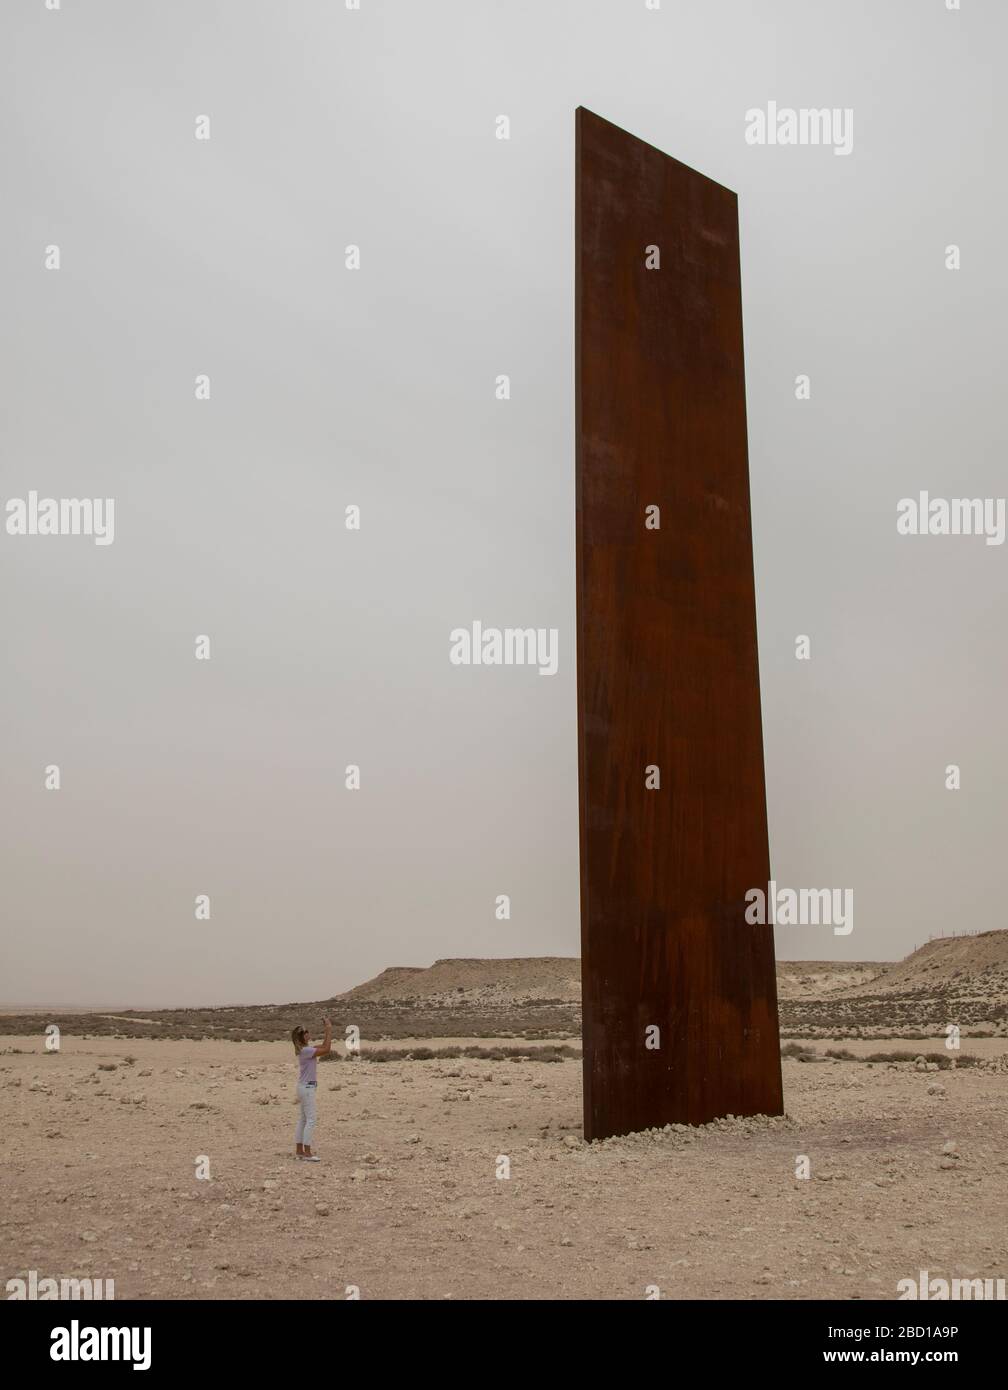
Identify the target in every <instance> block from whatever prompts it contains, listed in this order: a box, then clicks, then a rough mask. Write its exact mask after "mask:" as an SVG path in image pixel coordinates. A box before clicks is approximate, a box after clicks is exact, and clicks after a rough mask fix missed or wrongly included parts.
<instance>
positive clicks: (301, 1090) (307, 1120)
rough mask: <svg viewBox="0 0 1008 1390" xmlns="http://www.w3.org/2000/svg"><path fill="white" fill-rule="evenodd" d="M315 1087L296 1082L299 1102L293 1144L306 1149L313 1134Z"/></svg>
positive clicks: (309, 1145)
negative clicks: (301, 1145)
mask: <svg viewBox="0 0 1008 1390" xmlns="http://www.w3.org/2000/svg"><path fill="white" fill-rule="evenodd" d="M316 1089H317V1088H316V1087H315V1086H309V1085H307V1084H306V1083H305V1082H304V1081H299V1082H298V1092H297V1093H298V1100H299V1101H300V1102H301V1104H300V1107H299V1109H298V1122H297V1129H296V1130H295V1131H294V1142H295V1144H304V1145H305V1146H306V1147H307V1148H310V1147H311V1140H312V1135H313V1134H314V1133H315V1092H316Z"/></svg>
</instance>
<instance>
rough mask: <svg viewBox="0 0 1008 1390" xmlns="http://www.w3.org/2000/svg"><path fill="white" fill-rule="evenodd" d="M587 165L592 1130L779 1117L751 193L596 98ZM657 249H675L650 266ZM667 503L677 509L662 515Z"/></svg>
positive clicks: (586, 665) (583, 464) (583, 327)
mask: <svg viewBox="0 0 1008 1390" xmlns="http://www.w3.org/2000/svg"><path fill="white" fill-rule="evenodd" d="M576 163H577V188H576V250H575V255H576V291H575V299H576V320H577V321H576V352H577V362H576V379H577V405H576V412H577V423H576V432H577V602H578V619H577V626H578V753H579V783H580V814H581V956H582V995H583V1008H584V1114H585V1134H586V1136H587V1138H589V1139H595V1138H604V1137H605V1136H607V1135H611V1134H622V1133H627V1132H630V1131H632V1130H638V1129H643V1128H647V1127H651V1126H653V1125H664V1124H666V1123H688V1124H702V1123H704V1122H705V1121H707V1120H710V1119H713V1118H714V1117H716V1116H718V1115H725V1114H729V1113H731V1114H735V1115H749V1114H757V1113H765V1114H780V1113H781V1112H782V1109H783V1103H782V1092H781V1069H780V1051H779V1047H780V1044H779V1039H778V1028H777V985H776V978H775V970H774V950H773V929H772V927H770V926H752V925H749V924H747V923H746V921H745V910H746V902H745V894H746V892H747V891H748V890H749V889H751V888H762V889H763V890H764V892H765V891H766V888H767V883H768V880H769V877H770V854H769V846H768V839H767V812H766V786H765V780H764V768H763V735H762V724H761V715H760V689H759V667H758V661H757V649H756V599H755V586H754V581H753V556H752V527H751V520H750V506H749V462H748V450H747V444H746V416H745V377H744V364H743V352H742V297H741V275H740V270H739V242H738V201H737V199H736V196H735V194H734V193H732V192H731V191H730V190H729V189H727V188H724V187H722V186H721V185H720V184H718V183H715V182H714V181H713V180H711V179H709V178H706V177H705V176H704V175H703V174H698V173H696V172H695V171H694V170H693V169H689V168H687V167H686V165H684V164H680V163H679V162H678V161H677V160H675V159H672V158H670V157H669V156H668V155H665V154H663V153H662V152H661V151H660V150H657V149H655V148H654V147H653V146H651V145H647V144H645V143H644V141H642V140H638V139H636V138H635V137H633V136H632V135H628V134H627V133H626V131H623V130H620V129H619V128H618V127H617V126H614V125H611V124H610V123H609V122H608V121H605V120H602V119H601V118H600V117H599V116H596V115H594V114H593V113H592V112H590V111H586V110H584V109H583V108H579V110H578V112H577V159H576ZM648 247H658V248H659V257H660V265H659V268H655V269H648V268H647V266H646V254H647V253H646V248H648ZM651 254H652V259H653V253H651ZM649 506H657V507H659V508H660V529H657V530H655V529H646V528H645V509H646V508H647V507H649ZM649 766H654V767H657V768H658V769H659V776H660V786H659V787H658V788H656V789H653V790H648V789H647V787H646V785H645V768H646V767H649ZM652 1025H656V1026H657V1027H658V1028H659V1029H660V1034H659V1040H660V1046H658V1047H656V1048H649V1047H647V1046H646V1041H647V1033H646V1030H647V1029H648V1028H649V1027H650V1026H652ZM651 1036H652V1039H653V1038H654V1035H653V1034H652V1035H651Z"/></svg>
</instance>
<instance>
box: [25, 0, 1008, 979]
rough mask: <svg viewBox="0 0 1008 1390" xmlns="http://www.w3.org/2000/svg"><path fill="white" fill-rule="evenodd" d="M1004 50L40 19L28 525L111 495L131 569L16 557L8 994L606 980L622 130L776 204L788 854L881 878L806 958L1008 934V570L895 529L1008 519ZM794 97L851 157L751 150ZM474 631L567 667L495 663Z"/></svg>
mask: <svg viewBox="0 0 1008 1390" xmlns="http://www.w3.org/2000/svg"><path fill="white" fill-rule="evenodd" d="M1006 38H1008V14H1006V9H1005V6H1004V5H1003V4H1002V3H1000V0H987V2H985V0H962V10H961V11H960V12H949V11H948V10H947V9H946V5H945V0H886V3H885V4H881V3H879V0H843V3H825V2H823V3H815V2H814V0H793V3H792V2H790V0H789V2H787V3H785V2H783V0H781V2H779V3H765V4H760V5H753V4H751V3H750V0H734V3H732V2H729V0H724V2H723V3H703V4H699V3H695V4H685V3H676V2H675V0H664V3H663V4H662V5H661V8H660V9H659V10H658V11H657V12H651V11H649V10H647V9H646V7H645V4H644V0H570V2H569V3H560V0H511V2H510V3H503V2H502V0H501V2H500V3H491V0H426V3H424V2H422V0H361V8H360V10H359V11H356V12H355V11H347V10H346V9H345V8H344V4H343V2H342V0H324V3H323V0H316V2H313V3H307V0H304V2H299V0H284V3H279V0H274V3H265V2H264V0H232V2H231V3H214V0H198V3H197V0H170V2H169V0H160V3H154V2H153V0H145V2H144V3H138V0H63V4H62V8H61V9H60V10H59V11H48V10H47V9H46V8H45V3H44V0H10V3H7V4H5V5H4V6H3V9H2V12H0V64H2V81H0V104H2V111H3V189H4V214H3V217H2V219H0V276H2V283H0V292H2V302H3V306H4V330H5V331H4V334H3V361H2V373H3V396H4V411H3V420H2V425H0V430H2V434H0V443H2V478H3V482H2V486H0V504H5V503H6V501H7V499H13V498H27V496H28V493H29V492H30V491H31V490H36V491H37V492H38V493H39V495H40V496H42V497H53V498H61V497H78V498H79V497H101V498H104V497H113V498H114V499H115V538H114V542H113V543H112V544H111V545H106V546H99V545H96V544H95V543H94V542H93V540H92V539H90V538H88V537H85V536H58V537H54V536H16V535H15V536H11V535H8V534H7V533H6V531H5V530H0V583H2V586H3V599H4V603H3V618H4V620H3V630H4V642H3V657H4V669H3V677H2V682H0V691H2V694H0V700H2V721H0V740H2V746H0V766H2V776H3V790H2V800H0V817H2V819H0V852H2V875H0V877H2V885H3V897H2V903H3V926H2V935H0V999H4V1000H7V1001H33V1000H38V1001H60V1002H64V1001H66V1002H71V1001H73V1002H81V1003H100V1002H111V1003H120V1004H124V1005H128V1004H135V1005H138V1006H140V1005H151V1004H156V1003H174V1002H194V1003H195V1002H238V1001H254V1000H261V1001H266V1000H274V1001H284V1000H287V999H303V998H319V997H323V996H326V995H329V994H331V993H333V992H334V991H337V990H342V989H345V988H347V987H349V986H350V985H352V984H354V983H356V982H358V981H359V980H361V979H363V978H365V977H367V976H369V975H372V974H375V973H376V972H377V971H379V970H381V969H382V968H383V967H385V966H387V965H394V964H428V963H430V962H431V961H432V960H434V959H435V958H436V957H441V956H455V955H463V956H515V955H575V954H577V953H578V950H579V925H578V866H577V844H578V835H577V781H576V712H575V668H574V442H573V191H574V110H575V107H577V106H578V105H579V104H581V105H585V106H588V107H589V108H591V109H592V110H594V111H596V112H598V113H599V114H600V115H603V116H605V117H607V118H608V119H610V120H612V121H615V122H616V123H617V124H619V125H622V126H624V127H625V128H626V129H628V130H630V131H632V132H633V133H634V134H636V135H639V136H641V137H642V138H644V139H646V140H648V141H649V142H651V143H652V144H654V145H657V146H659V147H660V148H661V149H663V150H665V151H667V152H668V153H669V154H672V155H674V156H675V157H676V158H678V159H680V160H682V161H684V162H685V163H687V164H690V165H692V166H693V167H695V168H697V169H700V170H702V171H703V172H705V173H707V174H709V175H710V176H711V177H713V178H715V179H717V180H719V181H720V182H722V183H725V184H727V185H728V186H729V187H731V188H734V189H735V190H736V191H737V192H738V194H739V201H740V216H741V238H742V270H743V309H744V317H745V341H746V372H747V399H748V412H749V451H750V471H751V480H752V499H753V525H754V543H755V557H756V578H757V597H758V609H759V637H760V663H761V680H762V699H763V718H764V731H765V744H766V762H767V777H768V798H769V813H770V837H771V856H772V863H773V867H774V872H775V875H776V878H777V880H778V881H779V882H781V883H786V884H792V885H795V886H797V885H817V884H818V885H827V884H830V885H843V886H849V887H853V889H854V891H855V927H854V930H853V932H852V933H851V935H850V936H847V937H843V938H841V937H835V936H833V935H832V934H831V933H830V932H829V929H828V928H827V929H821V928H820V929H816V928H780V929H778V933H777V949H778V954H779V955H781V956H783V957H785V958H831V957H838V958H839V957H843V958H881V957H894V956H897V955H902V954H904V953H905V952H906V951H908V950H910V949H912V947H913V946H915V945H916V944H918V943H920V942H921V941H923V940H925V939H926V938H927V937H928V935H929V934H931V933H934V932H938V931H942V930H945V931H950V930H954V929H959V930H962V929H976V928H981V927H994V926H1000V925H1002V923H1003V909H1002V904H1003V902H1004V900H1005V897H1006V895H1008V856H1006V854H1005V850H1004V816H1003V805H1004V798H1005V789H1006V771H1008V768H1006V757H1005V751H1006V735H1005V689H1006V677H1008V655H1006V650H1008V647H1006V640H1005V633H1006V618H1008V601H1006V600H1008V586H1006V569H1005V566H1006V563H1008V557H1006V549H1008V546H1004V545H1001V546H988V545H986V544H985V543H984V540H983V539H982V538H981V537H976V536H973V537H964V536H960V537H953V536H927V537H912V536H911V537H908V536H899V535H897V531H896V505H897V502H898V501H899V499H900V498H902V497H905V496H916V495H917V493H918V492H919V491H920V490H921V489H927V490H928V491H929V492H930V493H931V494H932V495H934V496H940V497H945V498H957V497H980V498H985V497H992V498H996V497H998V496H1003V495H1004V494H1005V491H1006V484H1005V469H1004V459H1005V434H1006V427H1005V423H1004V420H1005V415H1004V405H1003V397H1004V383H1003V377H1004V356H1005V354H1004V322H1005V307H1006V296H1005V288H1006V285H1005V270H1004V264H1005V262H1004V246H1005V243H1006V230H1008V228H1006V194H1005V187H1004V179H1003V176H1002V171H1003V162H1004V161H1003V149H1002V144H1003V141H1002V138H1001V127H1002V125H1003V122H1002V121H1001V119H1000V117H999V115H998V114H997V109H996V106H995V96H996V92H995V79H996V78H1000V79H1003V75H1004V55H1005V42H1006ZM1002 85H1003V81H1002V82H1001V83H999V87H1000V86H1002ZM770 101H774V102H776V103H777V104H778V106H780V107H785V106H787V107H793V108H800V107H803V106H804V107H815V108H822V107H829V108H833V107H836V108H840V109H847V108H850V109H851V110H852V111H853V113H854V116H853V120H854V124H853V137H854V138H853V149H852V151H851V153H850V154H849V155H846V156H842V155H841V156H838V155H836V154H835V153H834V151H833V150H832V149H831V148H827V147H822V146H819V147H811V146H779V145H778V146H774V147H770V146H768V145H764V146H758V145H750V144H747V143H746V139H745V131H746V112H747V110H749V109H751V108H761V109H763V110H766V109H767V104H768V102H770ZM502 114H504V115H507V116H508V117H509V119H510V127H511V130H510V136H511V138H510V140H506V141H505V140H499V139H497V138H496V137H495V128H496V126H495V123H496V121H497V117H498V116H499V115H502ZM201 115H205V116H208V117H209V120H210V139H209V140H208V141H207V140H197V139H196V138H195V130H196V121H197V118H198V117H199V116H201ZM350 244H355V245H358V246H359V247H360V251H361V268H360V270H359V271H349V270H347V269H346V268H345V263H344V250H345V247H346V246H348V245H350ZM950 244H956V245H958V246H959V247H960V248H961V269H960V270H958V271H950V270H948V269H946V255H945V248H946V247H947V246H948V245H950ZM54 245H55V246H58V247H59V252H60V268H59V270H58V271H55V270H48V269H46V266H45V261H46V248H47V247H49V246H54ZM204 373H205V374H208V375H209V377H210V379H211V394H210V399H209V400H197V399H196V394H195V380H196V378H197V376H199V375H201V374H204ZM500 373H507V374H509V375H510V377H511V392H512V394H511V399H510V400H509V401H507V402H502V401H499V400H497V399H495V392H494V383H495V378H496V377H497V375H498V374H500ZM800 373H807V374H808V376H809V377H810V381H811V399H809V400H807V401H798V400H796V398H795V378H796V376H797V375H798V374H800ZM351 503H352V504H356V505H358V506H359V507H360V508H361V529H360V531H359V532H351V531H347V530H346V529H345V526H344V509H345V507H346V506H347V505H348V504H351ZM474 619H479V620H481V621H482V622H483V623H484V624H487V625H496V626H505V625H514V626H522V627H546V628H549V627H555V628H557V629H558V631H559V671H558V673H557V674H556V675H555V676H553V677H542V676H540V675H538V674H537V672H536V671H535V670H534V669H530V668H527V667H526V668H522V667H510V668H486V667H483V668H474V667H456V666H453V665H451V663H450V662H449V660H448V652H449V632H450V630H451V629H452V628H454V627H457V626H463V627H464V626H468V625H469V624H471V623H472V622H473V620H474ZM198 634H208V635H209V637H210V641H211V659H210V660H209V661H198V660H196V659H195V656H194V643H195V639H196V636H197V635H198ZM798 634H808V635H809V636H810V638H811V644H812V656H811V660H810V661H807V662H805V661H797V660H796V659H795V645H794V644H795V637H796V636H797V635H798ZM351 763H353V764H358V765H359V766H360V768H361V777H362V785H361V789H360V790H359V791H356V792H350V791H347V790H346V789H345V786H344V770H345V768H346V766H347V765H348V764H351ZM950 763H956V764H959V765H960V766H961V768H962V788H961V790H959V791H958V792H950V791H947V790H946V789H945V768H946V765H948V764H950ZM52 764H57V765H58V766H59V768H60V773H61V781H62V785H61V788H60V790H59V791H49V790H46V789H45V785H44V776H45V769H46V767H47V766H49V765H52ZM200 893H206V894H209V895H210V898H211V904H212V906H211V918H210V920H209V921H197V920H196V919H195V917H194V900H195V897H196V895H197V894H200ZM501 893H507V894H509V895H510V897H511V903H512V915H511V920H510V921H503V922H502V921H498V920H496V918H495V913H494V904H495V898H496V896H497V895H498V894H501Z"/></svg>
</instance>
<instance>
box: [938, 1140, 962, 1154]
mask: <svg viewBox="0 0 1008 1390" xmlns="http://www.w3.org/2000/svg"><path fill="white" fill-rule="evenodd" d="M942 1153H943V1154H955V1155H956V1156H958V1154H959V1145H958V1144H957V1143H956V1141H955V1140H954V1139H946V1140H945V1143H944V1144H943V1145H942Z"/></svg>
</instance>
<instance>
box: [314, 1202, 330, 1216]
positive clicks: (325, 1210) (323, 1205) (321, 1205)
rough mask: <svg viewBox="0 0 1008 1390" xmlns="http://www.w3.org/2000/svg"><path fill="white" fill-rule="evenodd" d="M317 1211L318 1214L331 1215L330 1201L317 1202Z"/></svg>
mask: <svg viewBox="0 0 1008 1390" xmlns="http://www.w3.org/2000/svg"><path fill="white" fill-rule="evenodd" d="M315 1211H316V1212H317V1214H318V1215H319V1216H328V1215H329V1203H328V1202H316V1203H315Z"/></svg>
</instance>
